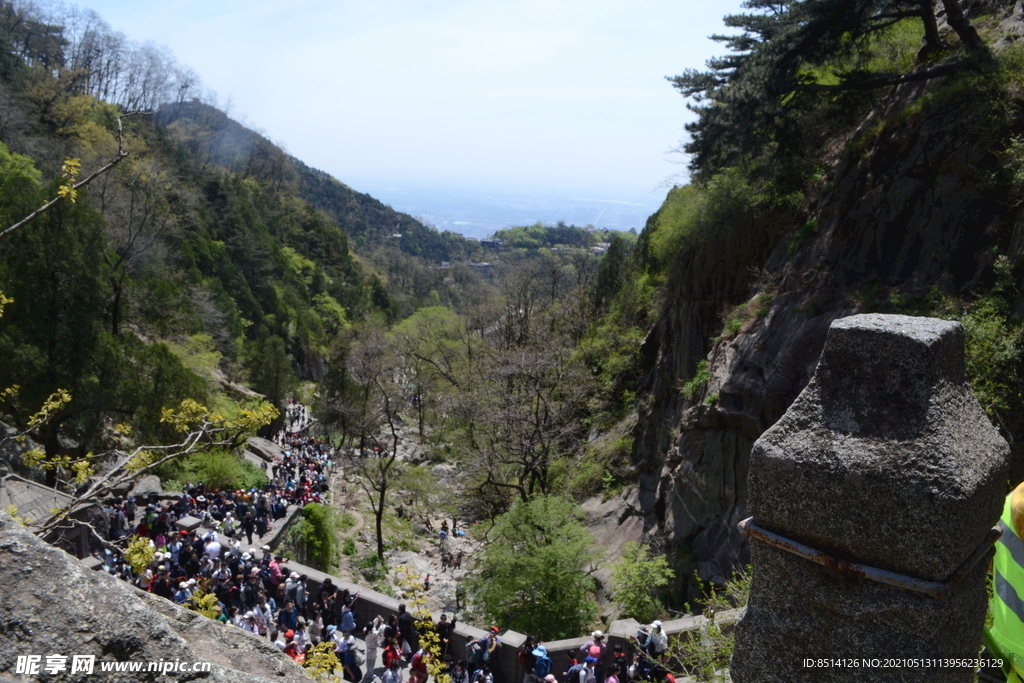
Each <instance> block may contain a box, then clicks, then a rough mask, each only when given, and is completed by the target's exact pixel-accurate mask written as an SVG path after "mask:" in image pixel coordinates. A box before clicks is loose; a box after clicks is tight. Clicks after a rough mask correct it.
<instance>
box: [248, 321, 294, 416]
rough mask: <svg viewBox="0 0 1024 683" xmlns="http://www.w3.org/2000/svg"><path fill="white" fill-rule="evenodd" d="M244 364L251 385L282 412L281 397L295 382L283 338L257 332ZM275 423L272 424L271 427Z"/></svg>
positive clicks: (284, 397)
mask: <svg viewBox="0 0 1024 683" xmlns="http://www.w3.org/2000/svg"><path fill="white" fill-rule="evenodd" d="M246 365H247V369H248V370H249V381H250V382H251V383H252V387H253V389H255V390H256V391H258V392H260V393H261V394H263V395H264V396H266V397H267V400H268V401H270V403H271V404H272V405H274V406H275V407H276V408H277V409H278V411H279V412H281V413H282V414H283V413H284V402H285V399H286V398H287V397H288V394H290V393H291V392H292V391H293V390H294V389H295V387H296V385H297V384H298V380H297V379H296V377H295V372H294V371H293V370H292V363H291V360H290V359H289V358H288V352H287V350H286V349H285V343H284V340H283V339H281V338H280V337H279V336H277V335H276V334H265V335H261V336H260V337H259V338H258V339H257V340H256V341H255V342H253V344H252V346H251V347H250V353H249V359H248V363H247V364H246ZM282 419H283V418H282ZM277 426H278V425H277V424H274V425H272V427H273V428H275V429H276V428H277Z"/></svg>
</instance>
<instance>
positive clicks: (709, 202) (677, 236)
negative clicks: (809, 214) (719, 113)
mask: <svg viewBox="0 0 1024 683" xmlns="http://www.w3.org/2000/svg"><path fill="white" fill-rule="evenodd" d="M767 200H768V198H767V197H765V196H764V195H763V194H762V192H761V191H760V190H759V189H757V188H756V187H755V186H754V185H753V184H751V181H750V177H749V175H748V174H747V173H746V172H745V171H744V170H742V169H740V168H728V169H724V170H723V171H722V172H721V173H718V174H716V175H714V176H712V177H711V179H710V180H708V181H707V182H706V183H702V184H697V183H691V184H689V185H684V186H682V187H674V188H672V190H670V191H669V193H668V197H666V198H665V203H664V204H663V205H662V206H661V208H660V209H659V210H658V212H657V214H655V215H654V216H652V217H651V218H652V220H651V221H648V224H647V226H646V227H645V228H644V231H643V234H642V235H641V241H642V243H643V246H642V248H643V250H644V253H646V254H647V259H648V260H649V262H650V263H651V264H652V265H653V267H654V268H655V269H657V270H661V269H664V268H665V267H666V266H667V265H668V264H669V263H670V262H672V261H673V260H674V259H675V258H676V256H677V255H678V254H679V253H680V252H681V251H682V250H683V249H684V248H685V247H687V246H689V245H692V244H694V243H696V242H698V241H700V240H702V239H704V237H705V235H706V233H707V232H708V231H712V230H715V229H716V228H719V227H721V226H722V225H723V224H724V223H726V222H728V221H731V220H735V219H736V218H737V217H740V216H743V215H746V214H749V213H751V212H752V211H754V210H755V209H756V208H757V207H759V206H761V205H763V204H765V203H766V201H767Z"/></svg>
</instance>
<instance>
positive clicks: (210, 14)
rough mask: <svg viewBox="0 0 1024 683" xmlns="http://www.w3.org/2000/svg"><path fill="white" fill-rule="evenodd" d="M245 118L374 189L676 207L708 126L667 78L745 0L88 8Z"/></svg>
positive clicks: (691, 61) (702, 50)
mask: <svg viewBox="0 0 1024 683" xmlns="http://www.w3.org/2000/svg"><path fill="white" fill-rule="evenodd" d="M76 4H80V5H82V6H85V7H90V8H92V9H95V10H96V11H97V12H98V13H99V14H100V15H101V16H102V17H103V18H104V19H106V21H107V22H108V23H110V24H111V26H113V27H114V28H115V29H117V30H121V31H123V32H124V33H126V34H127V35H128V37H129V38H132V39H135V40H140V41H145V40H152V41H154V42H156V43H159V44H163V45H167V46H168V47H170V48H171V50H172V51H173V52H174V54H175V55H176V57H177V58H178V61H179V62H181V63H183V64H186V65H189V66H191V67H192V68H194V69H195V70H196V71H197V72H198V73H199V74H200V75H201V77H202V78H203V81H204V82H205V84H206V86H207V87H208V88H211V89H213V90H215V91H217V93H218V94H219V95H220V97H221V101H222V102H223V101H224V100H227V99H228V98H230V100H231V102H232V109H231V113H232V114H233V115H234V116H235V118H239V119H240V120H242V121H243V122H245V123H246V124H247V125H249V126H251V127H254V128H256V129H259V130H261V131H262V132H264V134H266V135H267V136H268V137H269V138H270V139H271V140H273V141H275V142H277V143H279V144H282V145H283V146H284V147H285V148H286V149H287V150H288V151H289V152H290V153H291V154H294V155H295V156H297V157H299V158H300V159H302V160H303V161H305V162H307V163H308V164H310V165H312V166H314V167H317V168H321V169H323V170H325V171H328V172H329V173H331V174H333V175H335V176H336V177H337V178H339V179H340V180H342V181H343V182H348V183H350V184H353V185H354V186H356V187H357V188H358V181H360V180H367V181H368V180H376V181H384V182H405V183H417V184H420V185H426V186H429V185H436V186H439V187H442V186H447V185H462V186H466V185H474V184H476V185H486V186H490V187H505V188H508V189H517V188H528V189H531V190H537V189H557V190H560V191H568V190H572V191H581V192H582V191H588V192H589V193H590V194H594V193H602V194H603V195H604V196H608V197H611V196H618V195H621V196H622V197H636V196H640V195H647V196H652V195H651V193H652V192H654V193H655V194H660V195H663V193H664V187H665V186H666V185H667V184H671V182H672V181H673V179H674V180H679V179H680V178H681V174H683V172H684V167H685V160H684V159H683V157H682V156H681V155H679V154H672V153H670V152H671V150H672V149H674V148H677V147H678V146H679V144H680V141H681V140H682V138H683V128H682V127H683V124H684V122H685V121H687V120H688V119H689V117H690V116H691V115H690V114H689V113H688V112H687V111H686V108H685V103H684V100H683V98H682V97H681V96H680V95H679V94H678V93H677V92H676V91H675V90H674V89H673V88H672V87H671V85H670V84H669V83H668V82H667V81H666V80H665V79H664V77H665V76H667V75H675V74H677V73H680V72H682V70H683V69H686V68H700V67H702V66H703V64H704V61H705V60H706V59H707V58H708V57H710V56H712V55H714V54H721V52H722V46H721V45H719V44H716V43H714V42H712V41H710V40H708V39H707V36H708V35H710V34H712V33H720V32H723V31H725V30H726V29H724V28H723V26H722V22H721V18H722V16H723V15H725V14H728V13H732V12H735V11H737V9H738V8H739V0H727V1H726V2H706V1H705V2H700V1H697V0H675V1H673V2H670V1H663V0H629V1H628V2H627V1H614V2H610V1H608V2H603V1H601V0H569V1H560V2H543V1H529V0H502V1H501V2H492V1H488V0H472V1H470V0H444V1H436V0H379V1H376V2H371V1H367V0H361V1H359V2H355V1H353V0H333V1H331V0H290V1H289V2H283V1H280V0H247V1H246V2H242V1H240V0H167V1H165V2H160V3H148V2H139V1H138V0H130V1H129V0H80V1H79V2H77V3H76Z"/></svg>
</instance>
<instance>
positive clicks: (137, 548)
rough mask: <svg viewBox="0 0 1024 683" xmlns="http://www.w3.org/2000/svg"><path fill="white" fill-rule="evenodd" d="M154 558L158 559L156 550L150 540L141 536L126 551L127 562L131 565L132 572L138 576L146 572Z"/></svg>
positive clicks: (132, 541)
mask: <svg viewBox="0 0 1024 683" xmlns="http://www.w3.org/2000/svg"><path fill="white" fill-rule="evenodd" d="M154 557H156V548H154V547H153V546H152V545H151V544H150V542H149V539H148V538H143V537H141V536H136V537H135V538H133V539H132V540H131V542H130V543H129V544H128V547H127V548H125V551H124V559H125V561H126V562H127V563H128V564H129V565H131V568H132V571H133V572H135V573H136V574H141V573H142V572H144V571H145V570H146V567H148V566H149V563H150V562H152V561H153V558H154Z"/></svg>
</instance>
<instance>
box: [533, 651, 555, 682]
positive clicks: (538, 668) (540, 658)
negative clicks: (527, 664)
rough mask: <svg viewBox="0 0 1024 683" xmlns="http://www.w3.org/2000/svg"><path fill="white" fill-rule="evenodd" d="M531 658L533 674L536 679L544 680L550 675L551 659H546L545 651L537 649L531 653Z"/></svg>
mask: <svg viewBox="0 0 1024 683" xmlns="http://www.w3.org/2000/svg"><path fill="white" fill-rule="evenodd" d="M533 657H534V660H533V662H534V665H533V673H534V674H535V675H536V676H537V678H544V677H545V676H547V675H548V674H549V673H551V658H550V657H548V653H547V651H546V650H542V649H541V648H537V649H536V650H534V651H533Z"/></svg>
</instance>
